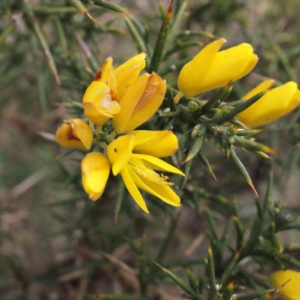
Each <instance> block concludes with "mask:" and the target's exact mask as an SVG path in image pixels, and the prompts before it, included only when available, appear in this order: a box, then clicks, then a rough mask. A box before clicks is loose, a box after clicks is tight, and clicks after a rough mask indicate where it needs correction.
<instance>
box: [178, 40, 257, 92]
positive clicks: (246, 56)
mask: <svg viewBox="0 0 300 300" xmlns="http://www.w3.org/2000/svg"><path fill="white" fill-rule="evenodd" d="M224 41H225V40H224V39H219V40H216V41H214V42H212V43H210V44H209V45H207V46H206V47H204V48H203V49H202V50H201V51H200V52H199V53H198V54H197V55H196V57H195V58H194V59H193V60H191V61H190V62H189V63H187V64H186V65H185V66H184V67H183V68H182V70H181V72H180V74H179V77H178V87H179V89H180V91H181V92H183V93H184V94H186V95H187V96H195V95H198V94H200V93H204V92H206V91H209V90H212V89H215V88H219V87H223V86H225V85H227V84H229V83H230V82H234V81H236V80H238V79H240V78H242V77H243V76H245V75H247V74H248V73H249V72H250V71H251V70H252V69H253V68H254V66H255V65H256V63H257V61H258V57H257V55H255V54H254V53H253V48H252V46H251V45H250V44H246V43H243V44H240V45H237V46H235V47H231V48H229V49H226V50H223V51H220V52H217V51H218V50H219V49H220V47H221V46H222V45H223V43H224Z"/></svg>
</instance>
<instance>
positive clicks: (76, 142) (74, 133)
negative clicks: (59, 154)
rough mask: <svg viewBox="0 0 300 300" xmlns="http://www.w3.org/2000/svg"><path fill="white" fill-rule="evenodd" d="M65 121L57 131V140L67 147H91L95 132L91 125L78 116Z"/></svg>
mask: <svg viewBox="0 0 300 300" xmlns="http://www.w3.org/2000/svg"><path fill="white" fill-rule="evenodd" d="M64 122H65V123H64V124H62V125H61V126H60V127H59V128H58V129H57V131H56V135H55V140H56V142H57V143H58V144H60V145H61V146H62V147H65V148H78V149H85V150H87V149H90V148H91V145H92V141H93V132H92V129H91V128H90V127H89V125H88V124H86V123H85V122H84V121H83V120H82V119H78V118H75V119H69V120H66V121H64Z"/></svg>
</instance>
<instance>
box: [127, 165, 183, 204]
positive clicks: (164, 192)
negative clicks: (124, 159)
mask: <svg viewBox="0 0 300 300" xmlns="http://www.w3.org/2000/svg"><path fill="white" fill-rule="evenodd" d="M128 174H129V176H130V177H131V178H132V180H133V181H134V183H135V184H136V185H137V186H138V187H139V188H141V189H142V190H144V191H146V192H147V193H149V194H151V195H153V196H155V197H157V198H159V199H161V200H162V201H164V202H166V203H168V204H170V205H172V206H180V198H179V197H178V195H177V194H176V193H175V192H174V191H173V190H172V189H171V188H170V187H169V186H168V185H162V184H157V183H156V182H151V181H149V180H148V179H147V178H144V177H141V176H138V175H137V174H136V173H135V172H134V171H133V170H132V169H131V168H128Z"/></svg>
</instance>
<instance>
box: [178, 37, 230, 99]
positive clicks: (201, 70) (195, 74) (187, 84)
mask: <svg viewBox="0 0 300 300" xmlns="http://www.w3.org/2000/svg"><path fill="white" fill-rule="evenodd" d="M225 42H226V40H225V39H222V38H221V39H218V40H215V41H213V42H212V43H210V44H208V45H206V46H205V47H204V48H203V49H202V50H201V51H200V52H199V53H198V54H197V55H196V56H195V57H194V58H193V59H192V60H191V61H190V62H188V63H187V64H185V65H184V66H183V68H182V69H181V71H180V73H179V76H178V88H179V90H180V91H182V92H183V93H184V94H186V95H187V96H190V97H192V96H195V95H198V94H200V93H201V92H202V86H201V81H202V80H203V79H204V77H205V76H206V72H207V70H208V68H209V67H210V64H211V62H212V61H213V59H214V57H215V55H216V54H217V52H218V51H219V49H220V48H221V47H222V45H223V44H224V43H225Z"/></svg>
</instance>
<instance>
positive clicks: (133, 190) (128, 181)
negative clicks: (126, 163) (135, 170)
mask: <svg viewBox="0 0 300 300" xmlns="http://www.w3.org/2000/svg"><path fill="white" fill-rule="evenodd" d="M121 176H122V178H123V181H124V183H125V186H126V188H127V190H128V192H129V193H130V195H131V196H132V198H133V199H134V201H135V202H136V203H137V204H138V205H139V206H140V208H141V209H142V210H143V211H145V212H146V213H149V211H148V208H147V205H146V203H145V200H144V198H143V196H142V195H141V193H140V191H139V189H138V188H137V186H136V184H135V182H134V180H133V179H132V177H131V175H130V173H129V172H128V168H124V169H123V170H122V172H121Z"/></svg>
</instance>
